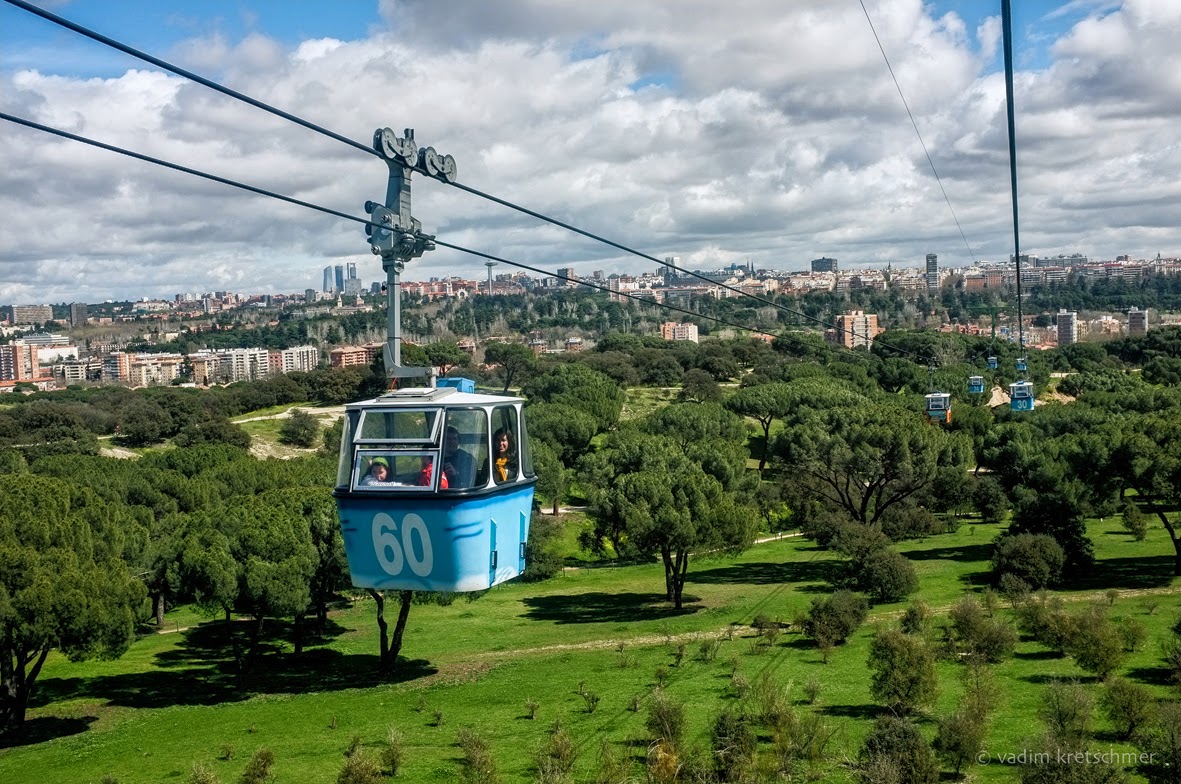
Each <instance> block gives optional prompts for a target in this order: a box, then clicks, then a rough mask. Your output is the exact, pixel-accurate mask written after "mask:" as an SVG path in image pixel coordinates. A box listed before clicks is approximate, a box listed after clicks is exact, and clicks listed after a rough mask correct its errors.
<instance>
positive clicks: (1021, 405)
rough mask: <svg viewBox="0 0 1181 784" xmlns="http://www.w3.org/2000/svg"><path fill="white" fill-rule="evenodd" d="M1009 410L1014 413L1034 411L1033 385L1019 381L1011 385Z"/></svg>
mask: <svg viewBox="0 0 1181 784" xmlns="http://www.w3.org/2000/svg"><path fill="white" fill-rule="evenodd" d="M1009 408H1010V409H1011V410H1013V411H1033V384H1032V383H1030V382H1029V381H1017V382H1014V383H1012V384H1009Z"/></svg>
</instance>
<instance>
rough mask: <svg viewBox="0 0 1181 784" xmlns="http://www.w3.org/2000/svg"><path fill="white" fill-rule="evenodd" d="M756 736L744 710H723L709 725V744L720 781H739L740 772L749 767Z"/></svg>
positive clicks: (755, 746) (756, 739)
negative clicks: (738, 711)
mask: <svg viewBox="0 0 1181 784" xmlns="http://www.w3.org/2000/svg"><path fill="white" fill-rule="evenodd" d="M758 743H759V739H758V736H757V735H756V734H755V731H754V729H753V728H752V727H751V726H750V719H749V718H748V717H747V716H746V715H745V714H743V713H736V712H734V711H731V710H729V709H727V710H724V711H722V712H721V713H720V714H719V715H718V717H717V718H716V719H714V722H713V726H712V727H711V728H710V747H711V748H712V749H713V757H714V762H715V765H716V766H717V774H718V777H719V779H720V780H721V781H738V780H740V779H739V778H738V775H739V773H740V771H743V770H746V769H747V768H749V767H750V764H751V762H752V761H753V760H754V757H755V752H756V749H757V748H758Z"/></svg>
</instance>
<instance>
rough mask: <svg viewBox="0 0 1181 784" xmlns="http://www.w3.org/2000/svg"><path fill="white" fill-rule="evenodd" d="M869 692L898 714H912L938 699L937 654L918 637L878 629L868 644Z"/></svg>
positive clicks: (891, 630)
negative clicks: (870, 673) (871, 675)
mask: <svg viewBox="0 0 1181 784" xmlns="http://www.w3.org/2000/svg"><path fill="white" fill-rule="evenodd" d="M868 666H869V669H870V671H871V672H872V673H873V679H872V683H871V685H870V693H871V694H872V695H873V697H874V699H876V700H877V701H878V702H879V703H881V704H882V705H885V706H886V707H887V708H890V709H891V710H892V711H894V712H896V713H902V714H906V713H910V712H912V711H914V710H916V709H918V708H922V707H925V706H927V705H930V704H931V703H932V702H933V701H934V699H935V690H936V687H937V679H936V675H935V656H934V655H933V654H932V653H931V650H930V648H928V647H927V644H926V642H924V641H923V640H922V639H921V638H919V637H914V636H912V635H909V634H903V633H902V632H899V631H897V630H894V629H879V630H878V633H877V634H875V635H874V638H873V642H872V643H871V644H870V647H869V661H868Z"/></svg>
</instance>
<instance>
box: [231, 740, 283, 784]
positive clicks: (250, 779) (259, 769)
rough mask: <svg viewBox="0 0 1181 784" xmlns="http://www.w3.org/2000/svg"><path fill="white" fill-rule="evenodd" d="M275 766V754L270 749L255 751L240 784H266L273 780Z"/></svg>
mask: <svg viewBox="0 0 1181 784" xmlns="http://www.w3.org/2000/svg"><path fill="white" fill-rule="evenodd" d="M274 764H275V754H274V752H272V751H271V750H270V749H268V748H265V747H263V748H260V749H255V750H254V753H253V754H251V755H250V761H249V762H247V763H246V769H245V770H243V771H242V777H241V778H239V779H238V782H239V784H266V782H268V781H270V780H271V768H272V767H273V766H274Z"/></svg>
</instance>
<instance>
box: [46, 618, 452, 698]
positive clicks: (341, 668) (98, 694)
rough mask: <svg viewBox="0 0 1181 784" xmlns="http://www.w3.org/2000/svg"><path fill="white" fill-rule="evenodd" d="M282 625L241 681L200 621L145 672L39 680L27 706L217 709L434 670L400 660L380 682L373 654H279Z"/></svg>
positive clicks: (221, 636)
mask: <svg viewBox="0 0 1181 784" xmlns="http://www.w3.org/2000/svg"><path fill="white" fill-rule="evenodd" d="M246 626H247V624H240V623H235V624H233V627H234V628H233V633H234V634H235V635H236V636H238V637H239V643H244V642H245V639H244V638H245V634H246V632H247V629H245V628H240V627H246ZM283 626H284V625H283V624H279V623H275V624H272V625H271V627H270V628H269V629H267V630H265V631H264V639H263V640H262V641H261V642H260V645H259V650H258V652H257V653H256V655H255V656H254V657H253V659H252V660H251V661H250V662H249V663H248V665H247V670H246V673H245V676H244V677H243V678H242V679H241V680H240V679H239V675H238V671H237V665H236V663H235V661H234V657H233V653H232V649H231V645H230V641H229V638H228V636H227V629H226V628H225V624H223V623H220V622H217V623H207V624H204V625H202V626H197V627H194V628H192V629H189V630H188V631H187V632H184V633H183V637H182V638H181V640H180V642H179V644H178V645H177V646H176V647H174V648H170V649H168V650H165V651H161V652H160V653H158V654H156V657H155V662H154V667H153V668H152V669H151V670H148V671H146V672H132V673H121V674H117V675H96V676H94V677H90V678H45V679H43V680H40V681H38V683H37V688H36V693H35V694H34V696H33V699H32V700H31V701H30V705H31V706H41V705H50V704H52V703H54V702H57V701H59V700H63V699H71V698H83V699H86V698H88V699H98V700H102V701H104V702H105V703H106V704H109V705H119V706H127V707H136V708H163V707H167V706H171V705H216V704H220V703H226V702H237V701H240V700H245V699H248V698H250V697H251V696H253V695H255V694H300V693H305V692H317V691H334V690H339V689H356V688H367V687H372V686H377V685H381V684H390V683H401V682H405V681H411V680H415V679H417V678H421V677H424V676H426V675H432V674H434V673H435V672H437V670H436V668H434V667H433V666H432V665H431V664H430V663H429V662H427V661H424V660H413V661H410V660H405V659H400V660H399V661H398V665H397V667H396V668H395V671H394V673H393V674H392V675H391V676H390V677H388V678H385V677H381V676H380V675H379V674H378V672H377V658H378V657H377V652H376V651H374V652H373V654H372V655H363V654H348V655H346V654H342V653H340V652H339V651H335V650H332V649H329V648H311V649H305V650H304V652H303V653H301V654H300V655H298V656H296V655H294V654H292V653H289V652H285V651H282V650H281V649H280V645H281V644H282V643H283V642H285V641H286V639H288V637H289V634H288V632H289V630H287V629H284V628H283ZM264 628H265V627H264Z"/></svg>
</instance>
